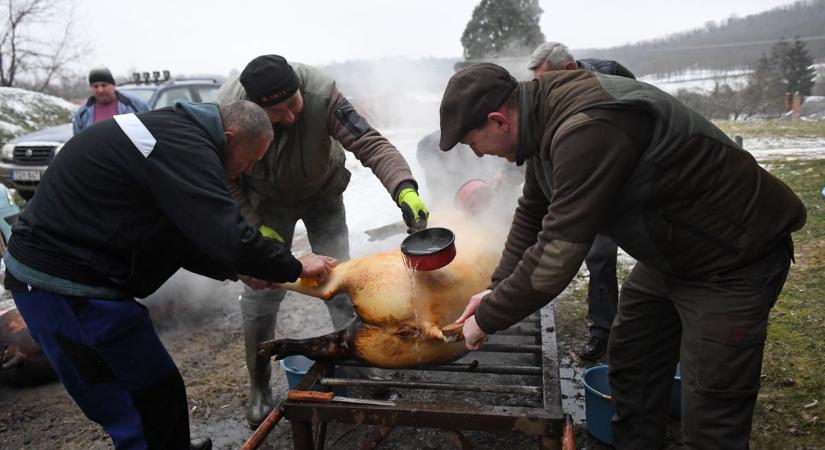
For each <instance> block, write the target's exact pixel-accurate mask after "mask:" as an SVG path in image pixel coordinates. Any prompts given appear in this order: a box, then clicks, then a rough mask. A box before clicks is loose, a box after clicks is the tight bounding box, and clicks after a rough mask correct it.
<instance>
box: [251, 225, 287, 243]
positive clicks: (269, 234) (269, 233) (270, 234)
mask: <svg viewBox="0 0 825 450" xmlns="http://www.w3.org/2000/svg"><path fill="white" fill-rule="evenodd" d="M258 231H259V232H260V233H261V234H262V235H263V236H264V237H265V238H269V239H275V240H276V241H278V242H280V243H281V244H286V241H284V238H282V237H281V235H280V234H278V232H277V231H275V230H273V229H272V228H269V227H268V226H266V225H261V226H260V227H258Z"/></svg>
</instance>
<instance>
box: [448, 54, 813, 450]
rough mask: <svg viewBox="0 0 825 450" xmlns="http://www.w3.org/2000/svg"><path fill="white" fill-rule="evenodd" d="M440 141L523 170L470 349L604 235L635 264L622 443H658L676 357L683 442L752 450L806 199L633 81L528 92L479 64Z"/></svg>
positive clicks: (542, 296)
mask: <svg viewBox="0 0 825 450" xmlns="http://www.w3.org/2000/svg"><path fill="white" fill-rule="evenodd" d="M441 130H442V137H441V142H440V147H441V149H442V150H445V151H446V150H450V149H451V148H452V147H453V146H455V144H457V143H458V142H462V143H464V144H467V145H469V146H470V148H472V150H473V151H474V152H475V153H476V155H478V156H482V155H495V156H500V157H503V158H506V159H507V160H508V161H511V162H515V163H517V164H522V163H525V162H526V165H527V168H526V175H525V182H524V190H523V194H522V197H521V199H520V200H519V204H518V207H517V209H516V212H515V216H514V218H513V224H512V227H511V229H510V233H509V235H508V237H507V244H506V246H505V251H504V253H503V255H502V258H501V261H500V262H499V266H498V267H497V268H496V270H495V272H494V273H493V277H492V285H491V286H490V289H489V290H487V291H484V292H481V293H479V294H476V295H474V296H473V297H472V298H471V299H470V303H469V305H468V307H467V309H466V310H465V312H464V314H462V317H461V318H459V321H460V322H463V323H464V335H465V338H466V341H467V347H468V348H470V349H477V348H478V347H479V345H480V344H481V342H482V341H483V340H484V338H485V337H486V335H487V334H489V333H494V332H496V331H499V330H503V329H506V328H508V327H509V326H511V325H512V324H514V323H516V322H518V321H519V320H521V319H522V318H524V317H526V316H527V315H529V314H530V313H532V312H533V311H535V310H537V309H538V308H541V307H542V306H544V305H545V304H547V303H548V302H549V301H550V300H552V299H553V298H555V297H556V296H557V295H558V294H559V293H560V292H561V291H562V290H563V289H564V288H565V287H566V286H567V285H568V284H569V283H570V280H571V279H572V278H573V276H575V274H576V272H577V271H578V270H579V267H580V266H581V263H582V261H583V260H584V257H585V255H586V254H587V251H588V249H589V248H590V244H591V242H592V240H593V238H594V236H595V235H596V234H604V235H606V236H609V237H611V238H612V239H614V240H615V241H616V242H617V243H618V244H619V246H621V247H622V248H623V249H625V250H626V251H627V252H628V253H629V254H630V255H631V256H633V257H634V258H636V260H637V261H638V262H637V264H636V266H635V267H634V269H633V271H632V272H631V274H630V275H629V276H628V278H627V279H626V280H625V282H624V285H623V286H622V292H621V294H620V299H619V311H618V315H617V317H616V320H615V322H614V324H613V327H612V330H611V333H610V340H609V344H608V355H609V358H608V359H609V365H610V372H609V374H610V387H611V390H612V394H613V404H614V407H615V416H614V418H613V438H614V445H615V446H616V448H620V449H641V448H663V447H664V446H665V443H666V442H665V428H666V421H667V415H668V414H667V411H668V409H669V405H668V403H669V398H670V391H671V386H672V380H673V373H674V370H675V366H676V364H677V362H678V361H680V360H681V364H682V366H681V376H682V428H683V432H682V435H683V438H684V442H685V444H686V446H687V447H688V448H747V447H748V440H749V435H750V428H751V418H752V415H753V408H754V404H755V402H756V396H757V393H758V391H759V375H760V368H761V365H762V353H763V348H764V342H765V337H766V334H767V321H768V313H769V311H770V309H771V307H772V306H773V304H774V302H775V301H776V299H777V297H778V295H779V292H780V291H781V289H782V286H783V284H784V280H785V277H786V275H787V272H788V268H789V265H790V261H791V258H792V253H793V246H792V243H791V238H790V233H791V232H793V231H796V230H799V229H800V228H801V227H802V226H803V224H804V222H805V208H804V206H803V204H802V202H801V201H800V200H799V198H797V197H796V195H795V194H794V193H793V192H792V191H791V190H790V189H789V188H788V187H787V186H786V185H785V184H783V183H782V182H781V181H779V180H778V179H777V178H775V177H774V176H772V175H771V174H770V173H768V172H767V171H765V170H764V169H762V168H761V167H760V166H759V164H757V162H756V161H755V160H754V158H753V156H751V155H750V154H749V153H748V152H746V151H744V150H742V149H741V148H740V147H739V146H737V145H736V144H735V143H734V142H733V141H731V140H730V139H728V137H727V136H725V134H724V133H722V132H721V131H720V130H719V129H718V128H716V127H715V126H714V125H713V124H711V123H710V122H709V121H707V120H706V119H704V118H702V117H701V116H700V115H698V114H697V113H695V112H694V111H692V110H690V109H689V108H687V107H685V106H684V105H682V104H681V103H679V101H678V100H676V99H675V98H673V97H671V96H670V95H668V94H666V93H664V92H662V91H660V90H658V89H656V88H655V87H653V86H650V85H648V84H645V83H642V82H638V81H635V80H632V79H629V78H623V77H617V76H611V75H602V74H595V73H592V72H588V71H578V70H572V71H553V72H549V73H547V74H544V75H542V76H540V77H539V78H538V79H535V80H532V81H527V82H522V83H518V82H517V81H516V80H515V79H514V78H513V77H512V76H511V75H510V74H509V73H507V71H506V70H505V69H503V68H502V67H499V66H496V65H494V64H478V65H475V66H471V67H469V68H467V69H465V70H462V71H460V72H458V73H456V74H455V75H454V76H453V77H452V78H451V79H450V82H449V83H448V85H447V89H446V91H445V93H444V98H443V100H442V102H441Z"/></svg>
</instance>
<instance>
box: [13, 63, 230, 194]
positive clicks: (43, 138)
mask: <svg viewBox="0 0 825 450" xmlns="http://www.w3.org/2000/svg"><path fill="white" fill-rule="evenodd" d="M220 86H221V85H220V83H219V82H218V81H217V80H213V79H193V80H168V81H158V82H154V81H149V82H146V83H126V84H122V85H119V86H117V90H118V91H120V92H123V93H126V94H128V95H131V96H133V97H137V98H139V99H141V100H143V101H144V102H146V104H147V105H149V108H151V109H157V108H163V107H165V106H171V105H172V104H173V103H174V102H175V101H176V100H190V101H193V102H214V101H215V99H216V98H217V95H218V89H219V88H220ZM71 137H72V124H70V123H67V124H63V125H58V126H55V127H50V128H46V129H43V130H40V131H35V132H34V133H29V134H26V135H24V136H20V137H18V138H16V139H12V140H11V141H9V142H8V143H6V144H5V145H4V146H3V148H2V152H0V183H3V184H4V185H6V186H8V187H10V188H12V189H15V190H17V192H18V193H19V194H20V196H21V197H23V198H24V199H26V200H30V199H31V198H32V197H33V196H34V191H35V190H36V189H37V185H38V184H39V183H40V178H41V177H42V176H43V173H44V172H45V171H46V168H48V166H49V163H50V162H51V161H52V159H54V156H55V155H56V154H57V152H59V151H60V149H61V148H62V147H63V144H65V143H66V141H68V140H69V139H70V138H71Z"/></svg>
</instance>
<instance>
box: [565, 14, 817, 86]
mask: <svg viewBox="0 0 825 450" xmlns="http://www.w3.org/2000/svg"><path fill="white" fill-rule="evenodd" d="M794 36H799V37H800V39H801V40H803V41H805V44H806V46H807V48H808V51H809V52H810V53H811V55H812V56H813V57H814V59H815V60H817V61H823V60H825V0H806V1H800V2H796V3H793V4H789V5H787V6H783V7H779V8H775V9H772V10H769V11H765V12H762V13H759V14H753V15H750V16H745V17H741V18H737V17H731V18H728V19H725V20H722V21H721V22H711V23H709V24H708V25H706V26H705V27H703V28H698V29H694V30H689V31H684V32H681V33H676V34H672V35H669V36H665V37H663V38H659V39H654V40H650V41H642V42H638V43H635V44H628V45H623V46H619V47H611V48H604V49H577V50H575V55H576V57H578V58H607V59H615V60H618V61H621V62H622V63H623V64H625V65H626V66H627V67H628V68H630V69H631V70H632V71H633V72H634V73H636V75H638V76H644V75H649V74H659V75H666V74H678V73H682V72H684V71H686V70H690V69H711V70H719V71H728V70H734V69H743V68H747V67H748V66H749V65H750V64H751V63H753V62H754V61H756V59H757V58H759V57H760V56H761V55H762V54H763V53H768V51H769V49H770V47H771V45H772V44H773V43H775V42H776V41H778V40H779V39H782V38H785V39H787V40H793V38H794Z"/></svg>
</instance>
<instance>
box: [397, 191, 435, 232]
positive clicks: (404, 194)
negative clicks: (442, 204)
mask: <svg viewBox="0 0 825 450" xmlns="http://www.w3.org/2000/svg"><path fill="white" fill-rule="evenodd" d="M398 206H399V207H400V208H401V216H402V217H403V218H404V223H405V224H407V233H412V232H413V231H418V230H423V229H424V228H427V217H429V216H430V211H429V210H427V207H426V206H425V205H424V202H423V201H421V197H419V196H418V192H416V191H415V189H413V188H406V189H404V190H402V191H401V192H400V193H399V194H398Z"/></svg>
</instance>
